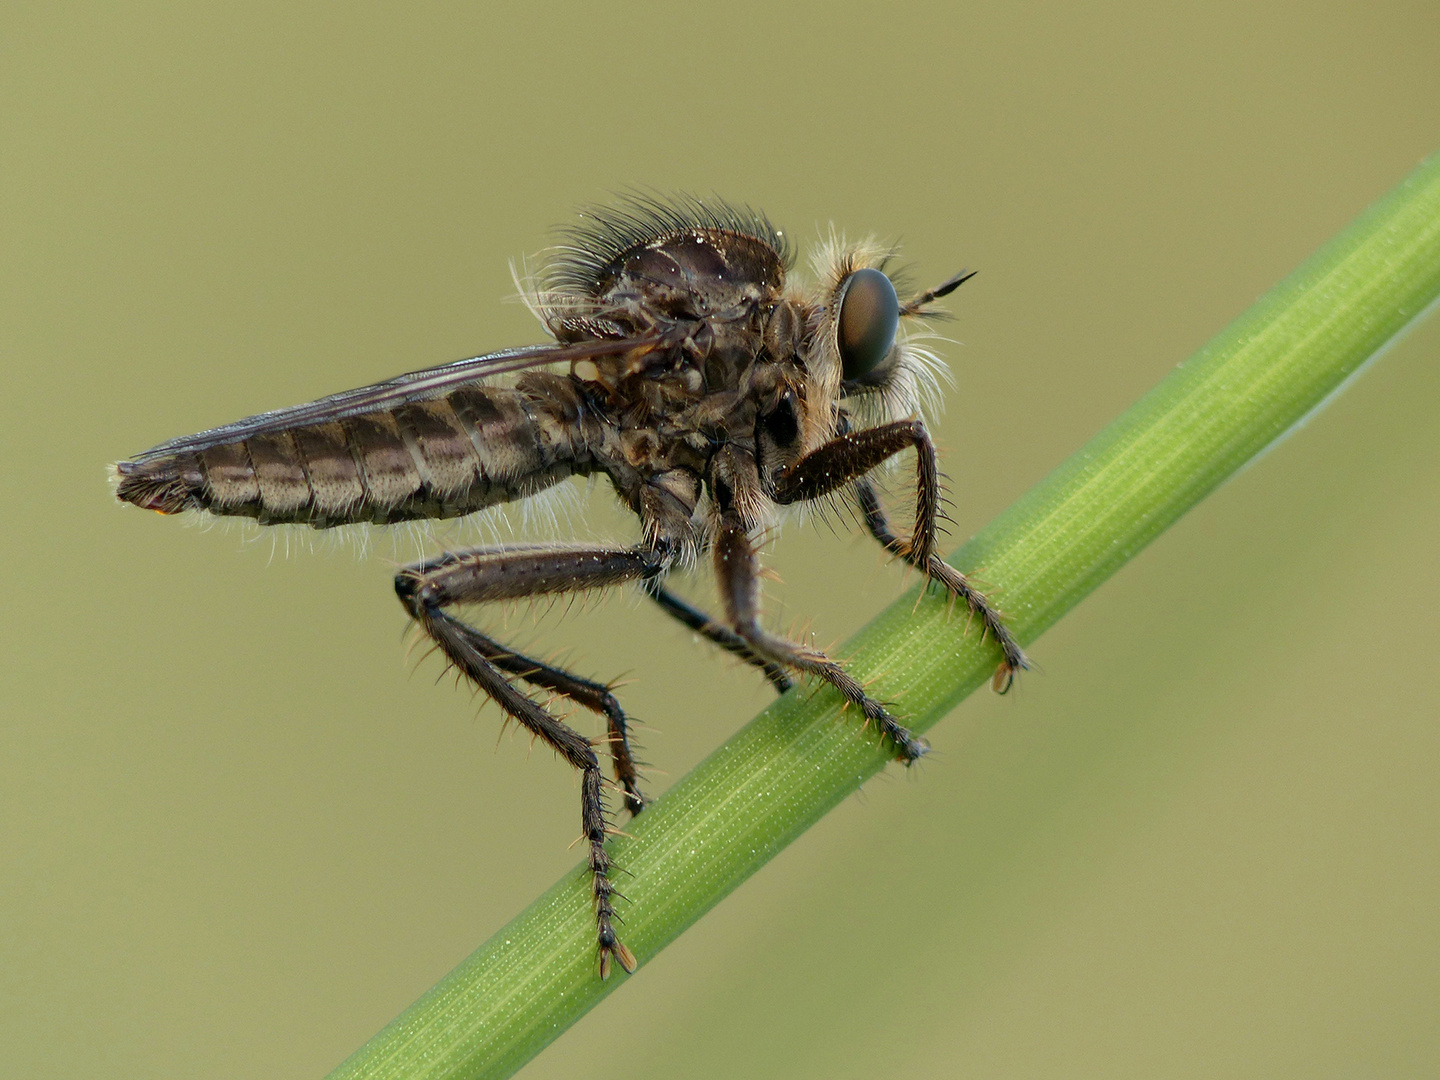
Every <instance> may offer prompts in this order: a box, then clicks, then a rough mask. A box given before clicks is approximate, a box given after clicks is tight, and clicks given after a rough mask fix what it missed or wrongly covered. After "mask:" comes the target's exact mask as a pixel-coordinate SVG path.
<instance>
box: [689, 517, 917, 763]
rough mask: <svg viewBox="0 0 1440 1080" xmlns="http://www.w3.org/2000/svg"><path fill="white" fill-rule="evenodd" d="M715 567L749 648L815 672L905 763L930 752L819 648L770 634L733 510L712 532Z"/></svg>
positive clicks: (749, 548)
mask: <svg viewBox="0 0 1440 1080" xmlns="http://www.w3.org/2000/svg"><path fill="white" fill-rule="evenodd" d="M715 573H716V576H717V577H718V578H719V580H720V594H721V596H722V597H723V598H724V601H725V611H726V614H727V615H729V617H730V622H731V624H732V625H733V626H734V627H735V631H736V633H738V634H739V635H740V637H741V638H743V639H744V641H745V642H746V644H747V645H749V646H750V648H751V649H753V650H754V651H755V652H756V653H757V654H759V655H760V656H763V657H768V658H770V659H771V660H773V661H776V662H779V663H782V664H785V665H787V666H789V667H793V668H796V669H798V670H800V671H804V672H807V673H809V674H812V675H817V676H819V677H820V678H822V679H824V680H825V681H826V682H828V683H829V684H830V685H831V686H833V687H835V689H837V690H839V691H840V693H842V694H843V695H845V698H846V700H847V701H849V702H850V703H851V704H853V705H856V706H858V707H859V709H860V711H861V712H862V713H863V714H864V715H865V719H866V720H868V721H870V722H872V723H874V724H875V726H876V727H877V728H879V730H880V733H881V734H882V735H884V736H885V738H886V739H888V740H889V741H890V743H891V745H893V746H894V748H895V756H896V757H897V758H898V759H899V760H901V761H903V762H905V763H906V764H907V765H908V764H910V763H911V762H913V761H915V760H917V759H918V758H921V757H923V756H924V755H925V754H926V753H928V752H929V750H930V744H929V743H927V742H926V741H925V740H924V739H921V738H919V737H917V736H915V735H913V734H911V732H910V730H909V729H908V728H906V727H904V726H903V725H902V724H901V723H900V722H899V721H898V720H896V719H895V718H894V717H893V716H891V715H890V713H889V712H888V711H887V710H886V708H885V706H883V705H881V704H880V702H878V701H876V700H875V699H874V698H872V697H871V696H870V695H869V694H867V693H865V688H864V687H863V686H862V685H861V684H860V681H859V680H858V679H856V678H855V676H853V675H851V674H850V673H849V672H848V671H846V670H845V669H844V668H843V667H841V666H840V665H839V664H838V663H836V662H835V661H834V660H832V659H830V657H828V656H826V655H825V654H824V653H823V652H821V651H820V650H819V649H811V648H807V647H806V646H804V645H800V644H798V643H796V642H793V641H790V640H788V639H786V638H782V637H779V636H777V635H775V634H771V633H769V632H768V631H766V630H765V629H764V628H763V627H762V626H761V625H760V566H759V562H758V560H757V559H756V557H755V548H754V546H753V545H752V544H751V543H750V538H749V536H748V535H746V532H745V527H744V525H743V524H742V523H741V521H740V518H739V516H738V515H737V514H735V513H734V512H733V511H732V512H729V513H726V514H724V515H722V517H721V519H720V526H719V529H718V531H717V533H716V537H715Z"/></svg>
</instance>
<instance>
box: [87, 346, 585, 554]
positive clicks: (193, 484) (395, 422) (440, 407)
mask: <svg viewBox="0 0 1440 1080" xmlns="http://www.w3.org/2000/svg"><path fill="white" fill-rule="evenodd" d="M585 421H586V418H585V416H584V415H583V409H582V408H581V407H580V402H579V397H578V394H577V392H576V391H575V389H574V386H573V384H572V383H571V382H570V381H569V380H568V379H565V378H563V377H561V376H556V375H550V374H544V373H537V374H531V375H527V376H526V377H525V378H523V379H522V380H521V382H520V384H519V385H517V387H515V388H499V387H483V386H475V387H467V388H465V389H462V390H456V391H454V392H452V393H450V394H448V395H447V396H445V397H442V398H436V399H434V400H430V401H421V402H414V403H411V404H407V405H402V406H400V407H399V408H397V409H393V410H391V409H386V410H380V411H375V412H368V413H361V414H359V415H356V416H350V417H345V418H343V419H339V420H333V421H329V422H326V423H320V424H309V425H305V426H299V427H294V428H287V429H283V430H279V431H273V432H268V433H265V434H259V435H252V436H250V437H249V438H245V439H241V440H238V441H232V442H221V443H218V444H215V445H208V444H205V443H202V445H201V447H200V448H199V449H196V450H193V451H192V450H187V449H186V448H185V447H184V446H183V441H182V444H181V445H180V446H178V447H176V448H175V449H174V450H173V451H172V452H169V453H163V452H152V453H154V456H151V455H150V454H141V455H139V456H138V457H137V458H136V460H135V461H133V462H121V463H120V464H119V465H118V466H116V469H117V472H118V474H119V478H120V483H119V487H118V489H117V491H116V494H117V495H118V496H119V498H121V499H122V500H124V501H126V502H131V503H134V504H136V505H137V506H142V507H145V508H146V509H149V510H158V511H160V512H161V513H178V512H180V511H182V510H191V509H200V510H207V511H209V512H210V513H214V514H226V515H240V516H244V517H253V518H256V519H258V520H259V521H260V522H261V524H266V525H269V524H280V523H287V522H293V523H300V524H307V525H313V526H314V527H315V528H328V527H330V526H333V525H346V524H353V523H358V522H373V523H377V524H389V523H392V522H397V521H407V520H411V519H414V518H445V517H458V516H460V515H462V514H468V513H471V512H472V511H475V510H479V509H482V508H484V507H486V506H492V505H494V504H496V503H501V502H508V501H510V500H513V499H518V498H523V497H524V496H526V495H530V494H533V493H535V492H536V491H539V490H541V489H542V488H545V487H548V486H550V485H551V484H553V483H555V482H556V481H558V480H562V479H564V478H565V477H567V476H570V475H571V474H573V473H576V472H586V471H588V469H589V467H590V465H591V459H590V454H589V449H588V447H589V445H590V439H589V438H588V437H587V435H591V436H593V434H594V433H587V431H586V428H587V426H589V425H587V423H586V422H585ZM197 441H198V440H197ZM157 449H164V448H157Z"/></svg>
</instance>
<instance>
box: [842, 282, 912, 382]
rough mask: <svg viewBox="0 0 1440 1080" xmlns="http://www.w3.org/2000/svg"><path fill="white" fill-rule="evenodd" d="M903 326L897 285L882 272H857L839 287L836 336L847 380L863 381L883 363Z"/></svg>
mask: <svg viewBox="0 0 1440 1080" xmlns="http://www.w3.org/2000/svg"><path fill="white" fill-rule="evenodd" d="M899 325H900V299H899V297H897V296H896V295H895V286H894V285H891V284H890V279H889V278H888V277H886V276H885V275H884V274H882V273H881V272H880V271H879V270H871V269H868V268H867V269H865V270H856V271H855V272H854V273H853V274H851V275H850V276H849V277H848V278H846V279H845V283H844V284H843V285H841V286H840V318H839V319H838V320H836V330H837V334H836V336H837V337H838V338H839V342H840V361H841V364H842V365H843V367H844V371H845V380H846V381H847V382H849V381H850V380H853V379H863V378H864V377H865V376H866V375H868V374H870V372H872V371H874V370H875V367H876V366H877V365H878V364H879V363H880V361H882V360H884V359H885V357H886V356H887V355H888V354H889V352H890V347H891V346H892V345H894V344H895V329H896V327H898V326H899Z"/></svg>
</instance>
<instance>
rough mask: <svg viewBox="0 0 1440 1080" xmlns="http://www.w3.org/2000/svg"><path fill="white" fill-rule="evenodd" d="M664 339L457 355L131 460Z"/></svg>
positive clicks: (406, 400)
mask: <svg viewBox="0 0 1440 1080" xmlns="http://www.w3.org/2000/svg"><path fill="white" fill-rule="evenodd" d="M659 341H660V339H659V338H658V337H657V336H648V337H634V338H621V339H618V340H613V341H609V340H597V341H582V342H577V343H576V344H573V345H557V344H553V343H552V344H549V345H528V346H525V347H523V348H518V349H502V350H501V351H500V352H493V353H486V354H485V355H484V356H472V357H470V358H469V359H468V360H456V361H453V362H452V363H449V364H441V365H440V366H439V367H433V368H425V369H423V370H421V371H411V372H409V373H407V374H405V375H397V376H395V378H393V379H386V380H385V381H384V382H378V383H374V384H372V385H370V386H361V387H359V388H357V389H355V390H346V391H344V392H342V393H339V394H331V395H330V396H329V397H323V398H320V399H319V400H318V401H311V402H308V403H306V404H304V405H293V406H291V407H290V408H288V409H275V410H273V411H272V412H264V413H260V414H259V415H258V416H247V417H246V418H245V419H244V420H237V421H235V422H234V423H233V424H226V425H225V426H224V427H218V428H211V429H210V430H209V431H202V432H199V433H198V434H196V435H186V436H184V437H182V438H179V439H171V440H170V441H169V442H164V443H161V444H160V445H159V446H154V447H151V448H150V449H149V450H146V451H145V452H144V453H143V454H137V455H135V457H133V458H132V459H131V461H133V462H134V463H136V464H139V463H140V462H143V461H146V460H148V459H151V458H157V457H166V456H169V455H172V454H186V453H196V452H197V451H200V450H208V449H210V448H211V447H213V446H221V445H223V444H225V443H233V442H239V441H240V440H241V439H249V438H252V437H254V436H256V435H265V434H270V433H273V432H277V431H288V430H289V429H290V428H295V427H303V426H305V425H307V424H323V423H325V422H326V421H329V420H343V419H344V418H345V417H347V416H356V415H358V414H359V413H366V412H373V411H375V410H377V409H396V408H399V407H400V406H401V405H407V404H409V403H410V402H413V401H424V400H426V399H427V398H434V397H439V396H440V395H442V394H444V393H446V392H448V391H450V390H453V389H455V388H456V387H459V386H463V385H464V384H465V383H468V382H474V381H475V380H476V379H481V378H485V377H487V376H491V375H504V374H507V373H510V372H516V371H523V370H525V369H527V368H534V367H542V366H544V365H545V364H558V363H564V362H569V361H574V360H586V359H590V358H593V357H597V356H613V355H615V354H617V353H623V352H629V351H630V350H632V349H643V348H645V347H647V346H651V347H653V346H654V345H656V344H657V343H658V342H659Z"/></svg>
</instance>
